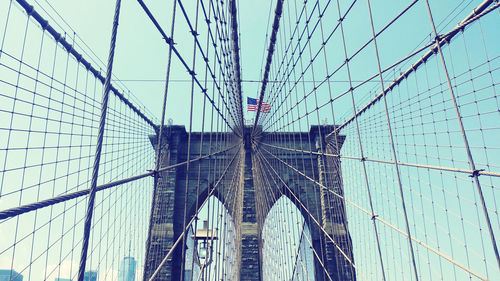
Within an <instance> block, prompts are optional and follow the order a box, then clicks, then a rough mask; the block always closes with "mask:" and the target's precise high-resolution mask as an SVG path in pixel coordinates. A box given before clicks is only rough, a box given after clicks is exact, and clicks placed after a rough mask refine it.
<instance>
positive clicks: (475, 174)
mask: <svg viewBox="0 0 500 281" xmlns="http://www.w3.org/2000/svg"><path fill="white" fill-rule="evenodd" d="M485 2H487V1H485ZM483 4H484V3H483ZM425 5H426V7H427V11H428V13H429V21H430V23H431V26H432V30H433V32H434V35H435V37H436V38H435V40H436V46H437V49H438V52H439V56H440V58H441V63H442V64H443V69H444V74H445V75H446V82H447V84H448V89H449V90H450V95H451V100H452V101H453V106H454V108H455V113H456V115H457V121H458V125H459V126H460V132H461V134H462V137H463V140H464V144H465V150H466V151H467V158H468V160H469V165H470V167H471V170H472V175H471V177H472V178H474V183H475V184H476V187H477V192H478V194H479V199H480V200H481V206H482V208H483V212H484V216H485V220H486V225H488V230H489V232H490V238H491V242H492V244H493V251H494V252H495V257H496V259H497V264H498V268H499V269H500V255H499V253H498V247H497V243H496V240H495V234H494V233H493V228H492V227H491V221H490V217H489V215H488V209H487V208H486V202H485V200H484V195H483V191H482V188H481V184H480V183H479V170H477V169H476V165H475V164H474V159H473V157H472V152H471V150H470V146H469V141H468V140H467V135H466V134H465V128H464V123H463V122H462V116H461V115H460V110H459V109H458V104H457V99H456V97H455V93H454V91H453V86H452V85H451V80H450V75H449V74H448V68H447V67H446V62H445V60H444V55H443V50H442V49H441V45H440V44H439V41H440V39H441V38H440V36H439V34H438V33H437V31H436V26H435V24H434V19H433V17H432V13H431V7H430V6H429V1H428V0H425ZM480 6H483V5H480Z"/></svg>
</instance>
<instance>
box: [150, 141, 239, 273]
mask: <svg viewBox="0 0 500 281" xmlns="http://www.w3.org/2000/svg"><path fill="white" fill-rule="evenodd" d="M238 145H239V146H240V150H241V148H242V146H241V143H239V144H238ZM238 155H240V154H239V153H235V154H234V156H233V158H232V159H231V161H229V163H228V165H227V166H226V167H225V169H224V171H223V172H222V174H221V175H220V177H219V178H218V179H217V181H216V182H215V184H214V185H213V187H211V189H212V190H210V192H209V193H208V195H207V197H206V198H205V200H204V201H203V203H201V205H200V206H199V207H198V209H197V210H196V212H195V215H194V216H193V218H191V220H190V221H189V222H188V224H187V225H186V226H185V228H184V231H182V233H181V234H180V235H179V237H178V238H177V240H176V241H175V243H174V244H173V245H172V248H170V250H169V251H168V253H167V254H166V255H165V257H164V258H163V260H162V261H161V262H160V264H159V265H158V267H157V268H156V270H155V272H154V273H153V274H152V275H151V277H150V278H149V281H152V280H154V278H155V277H156V276H157V275H158V273H159V272H160V269H161V268H162V266H163V265H164V264H165V262H167V260H168V258H169V257H170V256H171V255H172V253H173V252H174V250H175V248H176V247H177V246H178V245H179V242H180V241H182V240H183V239H184V236H185V235H186V233H187V231H188V230H189V227H190V226H191V224H193V222H194V221H195V220H196V218H197V215H198V213H199V212H200V210H201V209H202V208H203V206H205V204H206V203H207V202H208V201H209V199H210V196H212V195H213V193H214V191H215V190H216V188H217V186H218V185H219V184H220V183H221V182H222V179H223V178H224V177H225V175H226V173H227V171H228V170H229V167H231V164H233V162H234V159H236V156H238Z"/></svg>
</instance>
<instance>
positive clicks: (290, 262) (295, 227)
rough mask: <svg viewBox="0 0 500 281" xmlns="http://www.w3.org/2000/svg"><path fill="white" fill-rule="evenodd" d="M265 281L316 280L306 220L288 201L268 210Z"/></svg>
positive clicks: (264, 234) (264, 233)
mask: <svg viewBox="0 0 500 281" xmlns="http://www.w3.org/2000/svg"><path fill="white" fill-rule="evenodd" d="M261 237H262V256H263V259H262V273H263V274H262V276H263V278H262V280H263V281H271V280H315V272H314V270H315V269H314V252H313V244H312V239H311V232H310V230H309V226H308V223H307V220H306V218H304V216H303V215H302V213H301V212H300V210H299V208H297V207H296V206H295V204H294V203H293V202H292V201H291V200H290V199H289V198H288V197H287V196H281V197H280V198H279V199H277V200H276V202H275V203H274V205H273V206H272V207H271V209H270V210H269V212H268V214H267V216H266V219H265V221H264V225H263V228H262V233H261Z"/></svg>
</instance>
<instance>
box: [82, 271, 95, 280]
mask: <svg viewBox="0 0 500 281" xmlns="http://www.w3.org/2000/svg"><path fill="white" fill-rule="evenodd" d="M83 281H97V271H91V270H89V271H86V272H85V274H84V275H83Z"/></svg>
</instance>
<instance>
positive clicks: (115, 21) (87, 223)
mask: <svg viewBox="0 0 500 281" xmlns="http://www.w3.org/2000/svg"><path fill="white" fill-rule="evenodd" d="M120 4H121V0H116V6H115V15H114V18H113V29H112V31H111V42H110V46H109V57H108V68H107V71H106V80H105V82H104V93H103V96H102V105H101V117H100V121H99V131H98V134H97V145H96V151H95V158H94V167H93V170H92V179H91V183H90V194H89V201H88V205H87V213H86V215H85V226H84V230H83V242H82V255H81V257H80V267H79V269H78V281H83V277H84V273H85V265H86V262H87V251H88V247H89V237H90V227H91V223H92V213H93V210H94V201H95V194H96V192H97V177H98V175H99V161H100V159H101V151H102V141H103V138H104V126H105V123H106V112H107V108H108V99H109V90H110V89H111V71H112V69H113V58H114V54H115V43H116V33H117V29H118V18H119V15H120Z"/></svg>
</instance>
